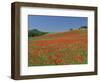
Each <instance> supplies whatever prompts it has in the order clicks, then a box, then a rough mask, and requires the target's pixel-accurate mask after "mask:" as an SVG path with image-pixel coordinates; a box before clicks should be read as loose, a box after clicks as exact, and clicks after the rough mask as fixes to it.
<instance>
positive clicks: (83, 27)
mask: <svg viewBox="0 0 100 82" xmlns="http://www.w3.org/2000/svg"><path fill="white" fill-rule="evenodd" d="M87 28H88V27H87V26H81V27H80V28H79V29H87Z"/></svg>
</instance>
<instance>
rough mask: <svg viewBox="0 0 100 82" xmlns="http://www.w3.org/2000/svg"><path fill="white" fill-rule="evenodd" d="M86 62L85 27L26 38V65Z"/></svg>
mask: <svg viewBox="0 0 100 82" xmlns="http://www.w3.org/2000/svg"><path fill="white" fill-rule="evenodd" d="M71 64H87V29H86V30H72V31H66V32H58V33H50V34H45V35H41V36H35V37H30V38H29V39H28V66H46V65H71Z"/></svg>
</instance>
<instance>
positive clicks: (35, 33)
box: [28, 29, 48, 37]
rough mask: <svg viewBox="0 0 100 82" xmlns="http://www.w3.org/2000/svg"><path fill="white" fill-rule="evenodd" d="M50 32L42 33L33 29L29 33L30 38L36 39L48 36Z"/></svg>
mask: <svg viewBox="0 0 100 82" xmlns="http://www.w3.org/2000/svg"><path fill="white" fill-rule="evenodd" d="M47 33H48V32H41V31H39V30H37V29H32V30H29V31H28V37H34V36H41V35H44V34H47Z"/></svg>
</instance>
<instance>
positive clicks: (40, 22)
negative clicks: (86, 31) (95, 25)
mask: <svg viewBox="0 0 100 82" xmlns="http://www.w3.org/2000/svg"><path fill="white" fill-rule="evenodd" d="M87 25H88V18H87V17H69V16H68V17H67V16H43V15H29V16H28V29H38V30H40V31H44V32H63V31H66V30H69V29H71V28H79V27H81V26H87Z"/></svg>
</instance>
